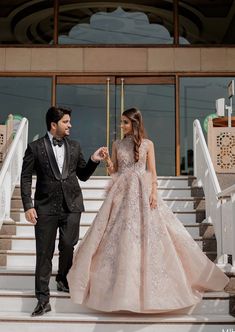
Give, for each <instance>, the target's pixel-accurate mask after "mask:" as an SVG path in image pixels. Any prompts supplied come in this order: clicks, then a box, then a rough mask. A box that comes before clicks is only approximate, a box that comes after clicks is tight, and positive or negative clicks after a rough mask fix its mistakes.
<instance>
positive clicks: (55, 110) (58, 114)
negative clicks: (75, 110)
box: [46, 106, 72, 131]
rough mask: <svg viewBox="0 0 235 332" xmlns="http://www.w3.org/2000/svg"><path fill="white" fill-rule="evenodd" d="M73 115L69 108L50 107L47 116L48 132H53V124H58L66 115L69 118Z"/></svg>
mask: <svg viewBox="0 0 235 332" xmlns="http://www.w3.org/2000/svg"><path fill="white" fill-rule="evenodd" d="M71 113H72V110H71V109H70V108H67V107H60V106H58V107H55V106H52V107H50V108H49V110H48V111H47V114H46V124H47V130H48V131H50V130H51V123H52V122H55V123H58V121H60V120H61V119H62V118H63V116H64V115H65V114H68V115H69V116H71Z"/></svg>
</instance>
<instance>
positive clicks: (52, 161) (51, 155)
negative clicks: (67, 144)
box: [44, 135, 61, 180]
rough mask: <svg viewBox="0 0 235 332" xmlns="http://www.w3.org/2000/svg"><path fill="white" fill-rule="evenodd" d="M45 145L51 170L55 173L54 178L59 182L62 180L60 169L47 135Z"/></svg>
mask: <svg viewBox="0 0 235 332" xmlns="http://www.w3.org/2000/svg"><path fill="white" fill-rule="evenodd" d="M44 145H45V149H46V152H47V156H48V159H49V162H50V165H51V169H52V171H53V173H54V176H55V178H56V179H57V180H60V179H61V174H60V170H59V167H58V165H57V162H56V159H55V155H54V152H53V149H52V146H51V142H50V139H49V137H48V135H46V136H45V137H44Z"/></svg>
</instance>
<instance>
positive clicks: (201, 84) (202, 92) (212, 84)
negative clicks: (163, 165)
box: [180, 77, 234, 174]
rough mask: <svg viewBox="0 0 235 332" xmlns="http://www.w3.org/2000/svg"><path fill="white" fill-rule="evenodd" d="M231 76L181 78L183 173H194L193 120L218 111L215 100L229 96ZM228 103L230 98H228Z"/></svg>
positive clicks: (201, 121) (203, 119)
mask: <svg viewBox="0 0 235 332" xmlns="http://www.w3.org/2000/svg"><path fill="white" fill-rule="evenodd" d="M232 79H234V78H231V77H187V78H182V79H180V139H181V141H180V150H181V174H193V121H194V120H195V119H198V120H199V121H200V123H201V126H202V128H203V132H204V134H205V136H206V132H205V130H204V121H205V120H206V117H207V116H208V115H209V114H213V113H215V112H216V110H215V100H216V99H218V98H227V85H228V83H229V82H230V81H231V80H232ZM227 104H228V100H227Z"/></svg>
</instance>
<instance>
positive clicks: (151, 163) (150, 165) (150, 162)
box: [147, 141, 157, 209]
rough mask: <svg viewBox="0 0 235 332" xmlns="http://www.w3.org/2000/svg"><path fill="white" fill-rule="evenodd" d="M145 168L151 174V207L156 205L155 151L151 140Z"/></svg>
mask: <svg viewBox="0 0 235 332" xmlns="http://www.w3.org/2000/svg"><path fill="white" fill-rule="evenodd" d="M147 170H148V171H149V172H150V173H151V175H152V184H151V186H152V188H151V194H150V198H149V200H150V206H151V208H153V209H154V208H156V207H157V171H156V166H155V153H154V145H153V142H151V141H149V147H148V152H147Z"/></svg>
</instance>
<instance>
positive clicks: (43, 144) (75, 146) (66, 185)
mask: <svg viewBox="0 0 235 332" xmlns="http://www.w3.org/2000/svg"><path fill="white" fill-rule="evenodd" d="M64 141H65V143H64V145H65V158H64V164H63V171H62V174H61V173H60V171H59V167H58V165H57V162H56V158H55V155H54V151H53V148H52V145H51V142H50V139H49V136H48V135H46V136H45V137H42V138H39V139H38V140H36V141H34V142H32V143H30V144H28V147H27V149H26V151H25V155H24V159H23V165H22V172H21V197H22V202H23V206H24V210H25V211H27V210H28V209H30V208H33V207H34V208H35V209H36V211H37V213H38V214H47V215H56V214H58V213H59V211H60V210H61V204H62V203H63V200H64V201H65V202H66V205H67V207H68V210H69V212H82V211H84V205H83V197H82V192H81V188H80V185H79V182H78V179H77V178H79V179H80V180H82V181H86V180H87V179H88V178H89V177H90V176H91V174H92V173H93V172H94V171H95V169H96V167H97V165H98V163H95V162H93V161H92V160H91V159H89V160H88V162H87V163H86V161H85V160H84V157H83V154H82V151H81V148H80V145H79V143H78V142H76V141H73V140H70V139H68V138H67V137H66V138H65V139H64ZM34 174H36V176H37V181H36V191H35V196H34V204H33V200H32V198H31V192H32V176H33V175H34Z"/></svg>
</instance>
